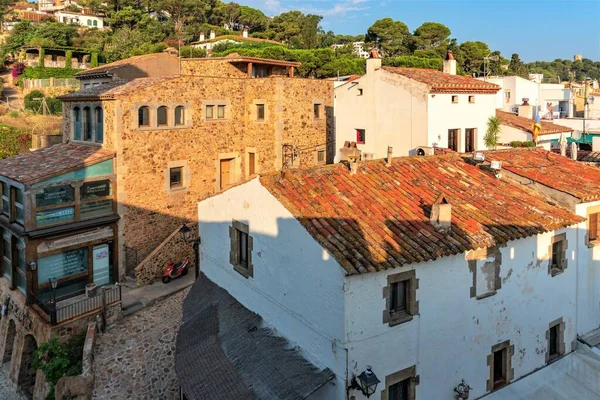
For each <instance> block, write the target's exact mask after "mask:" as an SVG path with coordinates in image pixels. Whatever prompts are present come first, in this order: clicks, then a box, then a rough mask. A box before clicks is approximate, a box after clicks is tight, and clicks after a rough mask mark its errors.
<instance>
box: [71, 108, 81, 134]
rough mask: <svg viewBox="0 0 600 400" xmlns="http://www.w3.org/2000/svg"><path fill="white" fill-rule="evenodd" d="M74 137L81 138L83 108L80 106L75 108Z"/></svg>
mask: <svg viewBox="0 0 600 400" xmlns="http://www.w3.org/2000/svg"><path fill="white" fill-rule="evenodd" d="M72 121H73V139H74V140H81V109H80V108H79V107H74V108H73V117H72Z"/></svg>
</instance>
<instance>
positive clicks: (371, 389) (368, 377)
mask: <svg viewBox="0 0 600 400" xmlns="http://www.w3.org/2000/svg"><path fill="white" fill-rule="evenodd" d="M379 382H380V380H379V379H378V378H377V375H375V373H374V372H373V369H372V368H371V366H370V365H367V369H366V370H364V371H363V372H361V373H360V375H358V377H354V378H352V385H351V386H350V387H349V388H348V389H360V391H361V392H362V394H364V395H365V396H367V398H369V397H371V395H373V393H375V391H376V390H377V385H378V384H379Z"/></svg>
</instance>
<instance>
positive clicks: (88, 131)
mask: <svg viewBox="0 0 600 400" xmlns="http://www.w3.org/2000/svg"><path fill="white" fill-rule="evenodd" d="M83 140H85V141H87V142H91V141H92V110H91V108H89V107H83Z"/></svg>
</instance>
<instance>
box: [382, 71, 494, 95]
mask: <svg viewBox="0 0 600 400" xmlns="http://www.w3.org/2000/svg"><path fill="white" fill-rule="evenodd" d="M382 69H383V70H384V71H388V72H391V73H394V74H398V75H402V76H405V77H407V78H410V79H413V80H415V81H418V82H421V83H424V84H426V85H429V86H430V87H431V90H430V91H431V93H485V94H493V93H496V92H497V91H498V90H500V86H498V85H495V84H493V83H490V82H484V81H480V80H479V79H475V78H471V77H468V76H462V75H450V74H446V73H444V72H441V71H438V70H435V69H425V68H400V67H382Z"/></svg>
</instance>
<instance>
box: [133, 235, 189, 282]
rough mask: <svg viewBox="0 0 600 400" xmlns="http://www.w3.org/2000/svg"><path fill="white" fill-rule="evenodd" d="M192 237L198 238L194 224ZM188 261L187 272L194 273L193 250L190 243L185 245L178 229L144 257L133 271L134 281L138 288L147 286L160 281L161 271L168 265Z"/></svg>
mask: <svg viewBox="0 0 600 400" xmlns="http://www.w3.org/2000/svg"><path fill="white" fill-rule="evenodd" d="M190 229H192V236H193V237H194V238H196V237H198V227H197V225H196V224H194V225H193V226H190ZM186 257H187V258H188V259H189V261H190V262H189V266H188V269H189V272H190V273H194V249H193V245H192V244H190V243H185V242H184V241H183V240H182V239H181V235H180V234H179V228H178V229H176V230H175V231H174V232H173V233H171V234H170V235H169V236H168V237H167V238H166V239H165V241H164V242H163V243H161V244H160V246H158V247H157V248H156V249H155V250H154V251H153V252H152V253H150V254H149V255H148V257H146V259H145V260H143V261H142V262H141V263H140V264H139V265H138V266H137V267H136V269H135V281H136V284H137V285H138V286H143V285H148V284H150V283H153V282H154V281H160V280H161V279H162V274H163V271H164V270H165V267H166V266H167V264H168V263H169V261H173V262H174V263H177V262H179V261H182V260H183V259H185V258H186Z"/></svg>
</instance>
